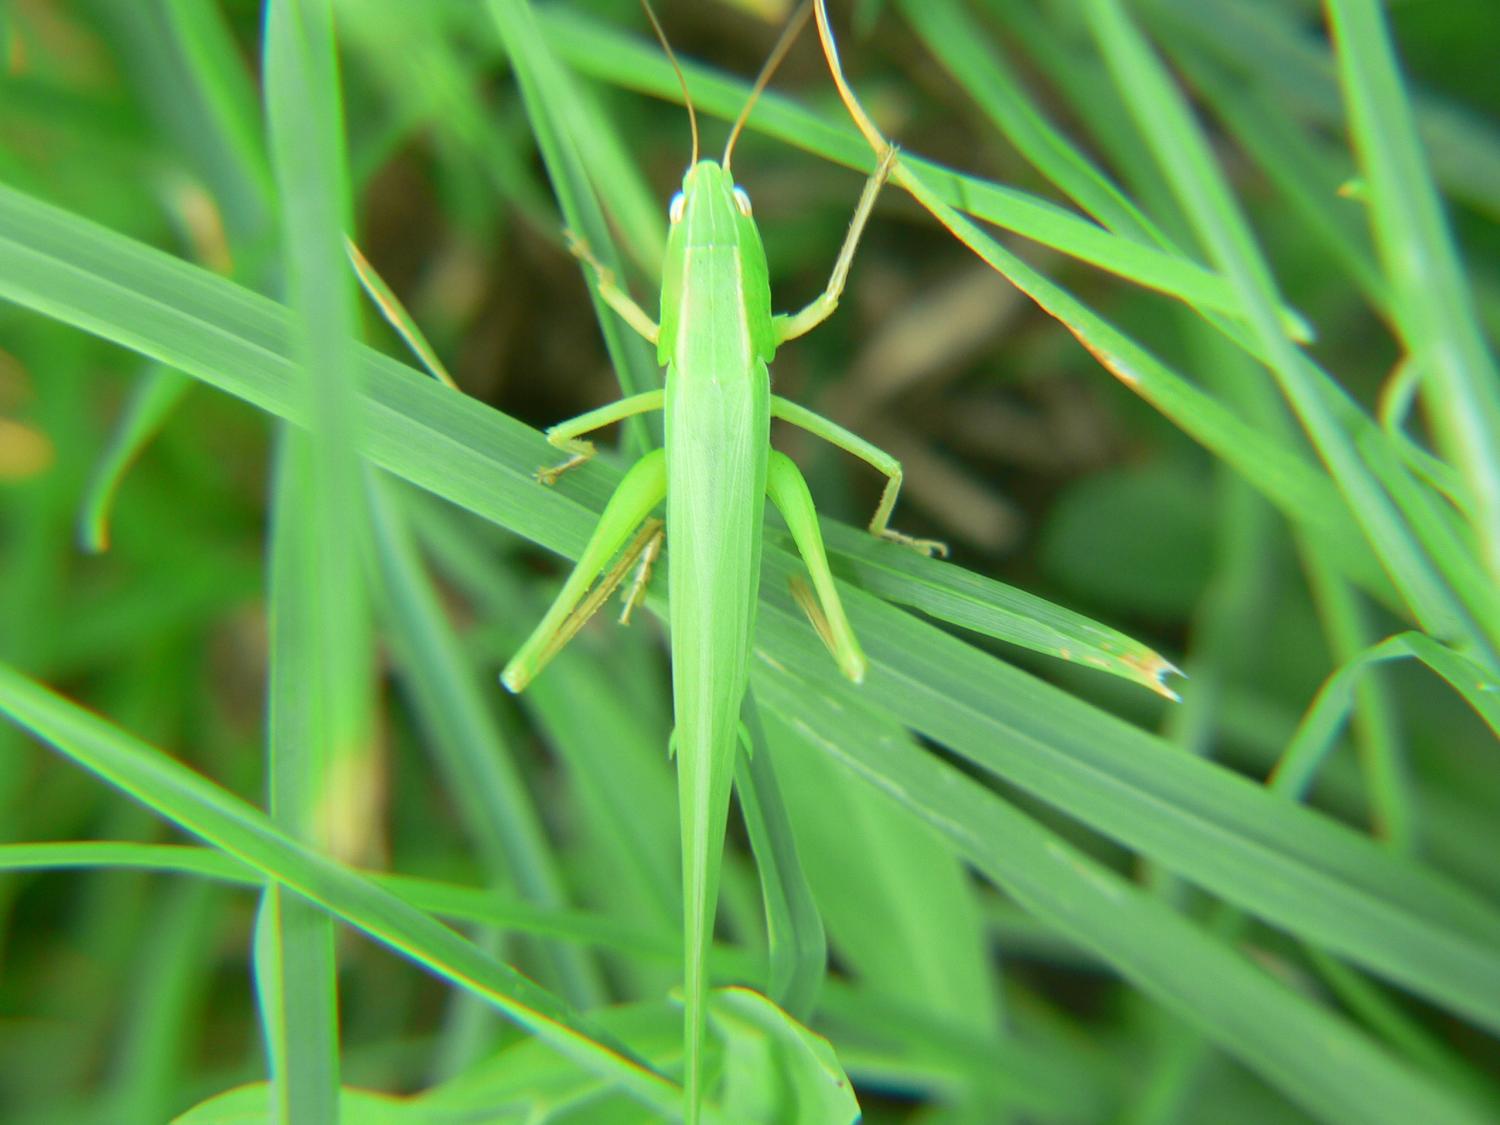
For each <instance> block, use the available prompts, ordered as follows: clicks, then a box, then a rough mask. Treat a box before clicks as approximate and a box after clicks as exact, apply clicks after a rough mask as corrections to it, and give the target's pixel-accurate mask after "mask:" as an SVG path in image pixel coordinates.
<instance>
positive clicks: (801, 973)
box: [734, 696, 828, 1020]
mask: <svg viewBox="0 0 1500 1125" xmlns="http://www.w3.org/2000/svg"><path fill="white" fill-rule="evenodd" d="M744 710H745V726H746V728H747V729H748V731H749V735H750V739H751V744H752V747H753V749H752V750H751V752H749V753H747V754H743V755H741V756H740V757H738V758H737V759H736V760H735V778H734V784H735V792H736V794H737V795H738V799H739V806H740V815H741V816H742V817H743V818H744V821H745V831H746V833H747V834H748V835H749V837H750V847H751V850H752V851H753V852H754V854H755V866H756V870H757V871H758V872H759V874H760V885H761V898H762V899H763V900H764V903H765V911H766V946H767V951H768V955H769V958H770V966H769V968H768V970H767V973H766V994H767V995H768V996H769V997H770V998H771V999H772V1000H774V1001H775V1002H776V1003H777V1004H778V1005H779V1006H780V1007H782V1008H784V1009H786V1011H787V1012H789V1013H790V1014H791V1015H793V1016H794V1017H796V1018H797V1019H803V1020H805V1019H807V1018H808V1017H809V1016H810V1015H811V1014H812V1012H813V1011H814V1010H815V1009H816V1007H817V998H818V992H819V990H820V989H821V988H822V986H823V978H824V977H825V976H826V975H827V972H828V939H827V935H826V934H825V933H824V931H823V919H822V918H821V917H820V916H819V914H818V906H817V902H816V900H815V898H814V895H813V891H812V888H811V887H810V886H808V883H807V876H806V875H805V873H804V871H803V864H802V860H801V858H800V857H799V856H798V854H797V841H796V838H795V837H794V836H793V834H792V825H791V822H790V820H789V819H788V815H787V808H786V805H785V803H784V801H783V798H782V787H781V786H780V785H779V784H778V783H777V779H776V772H775V764H774V763H773V762H772V760H771V751H770V748H769V747H768V746H767V745H766V732H765V729H764V727H763V725H762V724H761V720H760V711H759V709H758V708H757V707H756V706H755V699H754V697H753V696H750V697H748V698H747V699H746V701H745V709H744Z"/></svg>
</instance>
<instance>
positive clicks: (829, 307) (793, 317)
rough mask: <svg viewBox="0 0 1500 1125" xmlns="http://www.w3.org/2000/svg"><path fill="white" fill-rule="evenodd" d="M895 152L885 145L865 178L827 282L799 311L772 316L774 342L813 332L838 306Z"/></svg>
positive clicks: (780, 342)
mask: <svg viewBox="0 0 1500 1125" xmlns="http://www.w3.org/2000/svg"><path fill="white" fill-rule="evenodd" d="M896 155H897V152H896V147H895V146H894V145H890V146H888V147H887V148H886V151H885V152H883V153H882V154H881V156H880V163H879V164H877V165H876V166H875V171H874V172H873V173H871V175H870V178H869V179H868V180H866V181H865V187H864V190H863V191H862V192H860V195H859V203H858V204H856V205H855V208H854V218H852V219H851V220H849V233H848V234H847V235H845V236H844V245H843V246H841V247H840V248H839V256H838V258H837V259H836V260H835V261H834V263H833V273H832V274H831V275H830V276H829V278H828V285H827V286H826V287H825V288H824V289H823V292H821V293H819V294H818V295H817V296H816V297H814V298H813V299H812V301H811V302H809V303H808V305H807V307H806V308H804V309H802V310H801V311H800V312H795V313H783V314H781V315H780V316H777V317H775V318H774V327H775V331H776V343H777V344H784V343H786V342H787V341H788V340H792V339H795V338H796V337H798V336H801V335H804V334H805V333H807V332H810V331H812V329H814V328H816V327H817V326H818V325H820V324H822V323H823V322H824V321H825V320H827V319H828V318H829V317H830V316H832V315H833V310H834V309H836V308H838V307H839V297H840V296H841V295H842V294H843V292H844V283H845V282H846V281H848V280H849V267H850V266H851V265H853V263H854V251H855V250H856V249H857V248H858V246H859V240H860V236H861V235H863V234H864V230H865V223H866V222H868V221H869V218H870V212H871V211H872V210H873V209H874V207H875V197H876V196H878V195H879V194H880V188H881V186H882V185H883V184H884V183H885V181H886V180H887V178H889V176H890V174H891V169H892V168H893V167H895V164H896Z"/></svg>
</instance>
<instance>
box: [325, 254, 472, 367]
mask: <svg viewBox="0 0 1500 1125" xmlns="http://www.w3.org/2000/svg"><path fill="white" fill-rule="evenodd" d="M344 252H345V253H347V254H348V255H349V264H350V265H352V266H353V267H354V275H355V276H356V277H357V278H359V284H360V286H361V287H362V288H363V289H364V291H365V293H366V294H367V295H368V296H369V298H370V300H371V301H373V302H374V303H375V307H376V308H377V309H379V310H380V315H381V316H382V317H384V318H385V322H386V323H387V324H389V325H390V326H391V327H392V328H393V329H395V331H396V335H398V336H400V337H401V339H402V341H403V342H404V343H405V344H406V346H407V347H408V348H410V349H411V352H412V354H413V355H414V356H416V357H417V361H418V362H419V363H420V364H421V365H422V366H423V367H424V368H426V369H427V373H428V374H429V375H431V376H432V377H433V378H434V379H436V380H437V381H438V382H439V383H442V384H443V385H444V386H446V387H450V388H452V389H453V390H455V391H456V390H458V389H459V388H458V384H457V383H456V382H454V381H453V376H452V375H450V374H448V369H447V368H446V367H444V366H443V361H442V360H441V359H439V358H438V354H437V352H436V351H434V350H433V347H432V345H431V344H430V343H428V342H427V337H426V336H425V335H423V333H422V329H421V328H420V327H419V326H418V324H417V322H416V321H415V320H413V319H412V316H411V314H410V313H409V312H407V311H406V306H404V305H403V304H402V303H401V300H400V298H398V297H397V296H396V294H395V293H393V292H391V287H390V286H389V285H387V284H386V283H385V279H384V278H382V277H381V276H380V274H378V273H376V272H375V267H374V266H372V265H371V264H370V260H369V259H368V258H366V257H365V256H364V254H363V253H362V252H361V251H360V249H359V247H358V246H356V245H355V244H354V241H353V239H351V238H348V237H347V236H346V237H345V238H344Z"/></svg>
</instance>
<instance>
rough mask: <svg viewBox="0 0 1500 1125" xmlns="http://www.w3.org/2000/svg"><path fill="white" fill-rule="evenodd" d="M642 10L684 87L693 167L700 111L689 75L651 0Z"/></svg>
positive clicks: (643, 2)
mask: <svg viewBox="0 0 1500 1125" xmlns="http://www.w3.org/2000/svg"><path fill="white" fill-rule="evenodd" d="M641 10H642V11H644V12H645V13H646V18H647V19H648V20H650V21H651V30H653V31H655V32H656V41H657V42H658V43H660V44H661V49H662V50H663V51H665V52H666V53H667V61H668V62H669V63H671V64H672V69H673V70H674V71H676V72H677V82H678V84H679V85H680V86H681V87H682V104H683V105H685V106H687V111H688V128H690V129H691V130H692V131H693V158H692V160H691V161H689V162H688V167H689V168H691V167H692V166H693V165H694V164H697V163H698V113H697V111H696V110H694V109H693V95H692V94H690V93H688V84H687V75H685V74H683V73H682V67H681V65H680V64H679V63H678V62H677V55H676V54H675V53H674V52H673V50H672V44H670V43H668V42H667V33H666V32H665V31H663V30H662V29H661V21H660V20H658V19H657V18H656V13H655V12H654V11H653V10H652V8H651V2H650V0H641Z"/></svg>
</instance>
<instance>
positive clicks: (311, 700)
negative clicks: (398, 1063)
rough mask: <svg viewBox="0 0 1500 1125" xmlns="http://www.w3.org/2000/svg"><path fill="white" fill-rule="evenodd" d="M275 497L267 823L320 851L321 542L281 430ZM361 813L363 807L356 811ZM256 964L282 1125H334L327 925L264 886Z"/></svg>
mask: <svg viewBox="0 0 1500 1125" xmlns="http://www.w3.org/2000/svg"><path fill="white" fill-rule="evenodd" d="M280 438H281V440H280V442H279V447H278V449H277V464H276V471H275V475H274V477H273V488H272V526H271V531H270V541H271V543H270V549H271V561H270V571H271V573H270V589H269V591H268V594H269V603H270V604H269V607H268V608H269V614H270V642H271V644H270V653H269V668H268V673H267V681H268V683H267V688H268V690H267V722H266V750H267V754H266V777H267V788H268V790H269V798H270V800H269V806H270V813H271V818H272V820H273V821H274V822H275V823H276V824H277V826H278V827H279V828H281V829H282V830H283V831H285V832H286V833H287V835H288V836H290V837H292V838H293V839H296V840H299V841H301V842H303V843H305V844H308V845H310V846H312V847H318V846H320V845H324V846H326V841H325V840H323V839H322V838H321V836H322V833H321V832H320V831H319V824H318V820H319V815H320V812H321V809H322V806H323V802H324V800H325V796H326V793H327V789H326V788H325V787H326V786H327V784H328V778H329V768H328V767H329V763H328V761H327V759H326V757H325V755H326V754H327V749H328V746H329V744H328V742H327V741H325V740H326V738H327V737H328V735H329V734H330V733H331V732H330V731H329V730H328V729H327V726H326V723H325V722H322V721H320V719H323V718H324V716H323V715H322V714H320V711H321V708H320V703H321V701H320V700H319V698H318V675H317V673H318V664H317V661H318V660H319V659H320V653H321V649H322V647H323V645H322V643H321V640H322V639H321V638H320V636H319V634H320V631H321V625H322V622H321V621H320V619H319V617H318V614H317V613H316V610H315V605H314V603H313V601H312V599H314V598H315V597H316V596H317V588H316V585H315V584H314V583H313V582H310V581H309V572H310V571H311V570H312V569H313V559H312V553H313V552H314V551H316V550H317V549H318V548H319V546H322V544H320V543H319V539H318V534H319V533H318V528H317V526H316V523H315V521H314V520H313V519H311V518H310V515H311V514H312V505H311V504H310V503H309V500H310V494H311V493H312V492H313V489H312V487H311V485H312V482H311V479H310V478H311V476H312V473H313V464H312V461H313V451H312V448H311V440H310V438H309V437H308V435H307V434H305V433H302V432H301V431H299V430H297V429H295V428H294V427H292V426H288V425H285V424H283V425H282V427H281V433H280ZM352 803H354V804H355V805H356V807H358V806H359V805H360V804H362V802H357V801H355V802H352ZM253 949H254V957H253V964H254V969H255V991H256V998H257V1002H258V1004H259V1008H260V1019H261V1027H262V1029H263V1033H264V1035H265V1040H266V1055H267V1061H268V1063H269V1071H270V1080H271V1088H272V1093H273V1105H274V1116H273V1121H274V1122H276V1123H277V1125H302V1123H304V1122H305V1123H307V1125H314V1123H316V1122H318V1121H322V1120H327V1121H334V1122H336V1121H337V1118H338V1089H339V1082H340V1079H339V1033H338V1026H339V1025H338V984H337V981H338V966H337V962H336V958H335V951H334V941H333V920H332V919H331V918H330V917H329V916H328V915H327V914H326V913H325V912H324V911H322V910H320V909H318V908H317V907H316V906H315V905H314V904H313V903H311V902H308V901H307V900H305V899H303V898H301V897H299V896H298V895H296V894H294V893H291V892H289V891H288V890H287V888H286V887H284V886H281V885H278V884H274V883H272V884H268V885H267V886H266V888H265V891H264V893H263V894H262V896H261V902H260V909H259V911H258V913H257V916H256V925H255V942H254V947H253Z"/></svg>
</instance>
